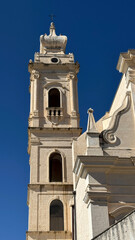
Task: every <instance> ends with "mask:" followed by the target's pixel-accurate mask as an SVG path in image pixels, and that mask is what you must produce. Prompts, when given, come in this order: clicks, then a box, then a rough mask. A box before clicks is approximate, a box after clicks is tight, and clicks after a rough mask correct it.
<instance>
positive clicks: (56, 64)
mask: <svg viewBox="0 0 135 240" xmlns="http://www.w3.org/2000/svg"><path fill="white" fill-rule="evenodd" d="M66 44H67V37H66V36H63V35H59V36H57V35H56V33H55V26H54V23H53V22H52V23H51V26H50V34H49V35H47V34H44V35H41V36H40V52H39V53H35V57H34V62H32V60H30V61H29V72H30V115H29V127H28V138H29V141H28V153H29V155H30V161H29V162H30V183H29V185H28V207H29V220H28V221H29V225H28V232H27V240H49V239H51V240H53V239H61V240H64V239H68V240H71V239H72V227H73V224H72V211H71V205H72V203H71V202H72V198H73V173H72V168H73V163H72V161H73V160H72V141H73V139H74V138H77V137H78V136H79V135H80V134H81V129H80V128H79V110H78V91H77V73H78V72H79V64H78V63H77V62H74V56H73V54H71V53H69V54H65V49H66Z"/></svg>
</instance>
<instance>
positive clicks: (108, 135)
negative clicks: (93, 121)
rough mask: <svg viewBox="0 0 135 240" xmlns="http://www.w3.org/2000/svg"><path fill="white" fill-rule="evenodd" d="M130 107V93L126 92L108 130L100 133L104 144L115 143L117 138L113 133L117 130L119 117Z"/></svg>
mask: <svg viewBox="0 0 135 240" xmlns="http://www.w3.org/2000/svg"><path fill="white" fill-rule="evenodd" d="M130 106H131V92H129V91H128V92H127V93H126V97H125V98H124V100H123V103H122V105H121V107H120V108H119V109H118V110H117V111H116V112H115V113H114V114H113V116H112V119H111V122H110V124H109V127H108V129H106V130H104V131H103V132H102V136H103V139H104V141H105V142H106V143H110V144H114V143H116V141H117V137H116V136H115V134H114V133H115V132H116V130H117V128H118V124H119V121H120V118H121V116H122V115H123V114H125V113H126V112H127V111H128V110H129V109H130Z"/></svg>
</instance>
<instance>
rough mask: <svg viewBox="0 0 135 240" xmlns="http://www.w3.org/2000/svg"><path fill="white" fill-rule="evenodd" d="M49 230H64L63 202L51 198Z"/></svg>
mask: <svg viewBox="0 0 135 240" xmlns="http://www.w3.org/2000/svg"><path fill="white" fill-rule="evenodd" d="M50 231H64V214H63V204H62V202H61V201H60V200H53V201H52V202H51V204H50Z"/></svg>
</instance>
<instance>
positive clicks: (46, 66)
mask: <svg viewBox="0 0 135 240" xmlns="http://www.w3.org/2000/svg"><path fill="white" fill-rule="evenodd" d="M79 68H80V65H79V63H78V62H75V63H62V64H60V63H59V64H57V65H54V64H50V63H42V62H30V63H29V65H28V70H29V72H30V73H32V71H33V70H36V71H39V70H41V71H42V70H43V71H44V72H45V71H47V72H49V71H50V72H51V73H52V69H53V71H57V72H60V73H62V71H63V70H64V71H67V72H69V71H71V72H74V73H76V74H77V73H78V72H79Z"/></svg>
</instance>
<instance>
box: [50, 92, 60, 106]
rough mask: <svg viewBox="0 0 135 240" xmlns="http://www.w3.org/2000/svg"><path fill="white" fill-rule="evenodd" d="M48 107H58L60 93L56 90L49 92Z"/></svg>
mask: <svg viewBox="0 0 135 240" xmlns="http://www.w3.org/2000/svg"><path fill="white" fill-rule="evenodd" d="M49 107H60V92H59V90H58V89H57V88H53V89H51V90H50V91H49Z"/></svg>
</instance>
